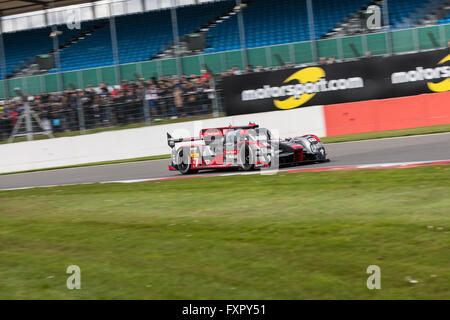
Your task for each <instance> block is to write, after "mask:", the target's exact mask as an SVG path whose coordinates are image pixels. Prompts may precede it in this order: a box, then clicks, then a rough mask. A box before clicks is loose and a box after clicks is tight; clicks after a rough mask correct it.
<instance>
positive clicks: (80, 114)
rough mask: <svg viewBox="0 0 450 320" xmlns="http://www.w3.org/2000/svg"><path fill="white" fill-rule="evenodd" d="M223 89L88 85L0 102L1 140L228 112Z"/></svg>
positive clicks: (82, 131)
mask: <svg viewBox="0 0 450 320" xmlns="http://www.w3.org/2000/svg"><path fill="white" fill-rule="evenodd" d="M218 90H220V89H216V88H210V87H195V88H193V89H192V90H191V91H186V90H185V91H184V92H182V90H181V89H180V90H173V91H170V92H159V93H157V92H156V90H155V91H152V90H149V89H148V88H147V90H145V89H144V88H140V87H137V88H135V89H134V90H133V89H129V90H117V92H112V94H109V95H106V94H102V93H101V92H100V93H97V92H96V91H94V90H90V89H87V90H72V91H68V90H67V91H65V92H62V93H54V94H49V95H37V96H31V99H29V98H28V99H27V98H25V99H21V98H16V99H14V101H12V102H11V103H9V104H8V105H5V106H2V107H0V141H2V140H3V141H5V140H9V141H13V140H14V139H15V138H17V137H20V136H26V135H27V134H30V133H34V134H47V135H53V134H58V133H64V132H76V131H77V132H81V133H84V132H86V130H91V129H102V128H111V127H125V126H130V125H131V126H132V125H134V124H144V125H145V124H147V125H149V124H151V123H152V122H155V121H163V120H167V119H177V118H187V119H189V118H190V117H193V116H208V115H211V116H212V115H216V116H217V115H218V114H219V113H220V112H221V111H222V104H221V101H220V99H219V98H218V97H219V96H221V94H220V92H218ZM27 121H29V122H28V123H27Z"/></svg>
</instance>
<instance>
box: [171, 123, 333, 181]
mask: <svg viewBox="0 0 450 320" xmlns="http://www.w3.org/2000/svg"><path fill="white" fill-rule="evenodd" d="M167 143H168V145H169V147H171V148H172V159H171V163H170V165H169V170H171V171H177V170H178V171H179V172H181V173H182V174H189V173H196V172H198V170H204V169H224V168H236V169H240V170H243V171H249V170H253V169H257V168H261V167H266V168H273V167H278V166H290V165H299V164H302V163H308V162H325V161H329V159H327V155H326V152H325V148H324V146H323V144H322V142H321V141H320V139H319V137H317V136H316V135H312V134H308V135H304V136H298V137H294V138H286V139H284V140H277V139H273V138H272V134H271V133H270V131H269V130H268V129H265V128H260V127H259V125H257V124H255V123H250V124H248V125H246V126H231V125H230V126H228V127H219V128H209V129H202V130H200V135H199V137H193V138H178V139H174V138H173V137H172V136H171V135H170V134H169V133H167ZM177 143H179V144H180V145H178V147H176V145H177Z"/></svg>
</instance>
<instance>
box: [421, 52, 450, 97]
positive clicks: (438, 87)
mask: <svg viewBox="0 0 450 320" xmlns="http://www.w3.org/2000/svg"><path fill="white" fill-rule="evenodd" d="M447 61H450V54H449V55H447V56H446V57H445V58H444V59H442V60H441V61H439V62H438V64H443V63H445V62H447ZM427 85H428V88H429V89H430V90H431V91H433V92H445V91H449V90H450V79H449V78H447V79H445V80H442V81H441V82H438V83H434V82H427Z"/></svg>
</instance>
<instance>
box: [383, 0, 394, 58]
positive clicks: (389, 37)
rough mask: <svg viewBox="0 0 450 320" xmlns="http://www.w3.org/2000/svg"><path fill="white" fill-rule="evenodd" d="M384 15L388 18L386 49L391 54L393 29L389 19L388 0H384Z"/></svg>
mask: <svg viewBox="0 0 450 320" xmlns="http://www.w3.org/2000/svg"><path fill="white" fill-rule="evenodd" d="M383 16H384V18H385V19H386V20H385V21H386V25H387V27H388V30H387V33H386V47H387V48H386V49H387V52H388V53H389V55H392V31H391V21H390V19H389V5H388V0H383Z"/></svg>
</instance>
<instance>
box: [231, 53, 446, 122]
mask: <svg viewBox="0 0 450 320" xmlns="http://www.w3.org/2000/svg"><path fill="white" fill-rule="evenodd" d="M449 53H450V52H449V50H448V49H441V50H434V51H428V52H421V53H413V54H403V55H397V56H391V57H371V58H362V59H361V60H358V61H348V62H341V63H333V64H327V65H317V66H311V67H304V68H296V69H294V68H293V69H284V70H278V71H267V72H259V73H249V74H245V75H239V76H230V77H226V78H224V80H223V94H224V101H225V108H226V112H227V115H238V114H247V113H256V112H265V111H275V110H287V109H293V108H298V107H306V106H313V105H329V104H335V103H344V102H354V101H364V100H372V99H386V98H394V97H403V96H410V95H416V94H421V93H432V92H444V91H449V90H450V79H449V77H450V54H449Z"/></svg>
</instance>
